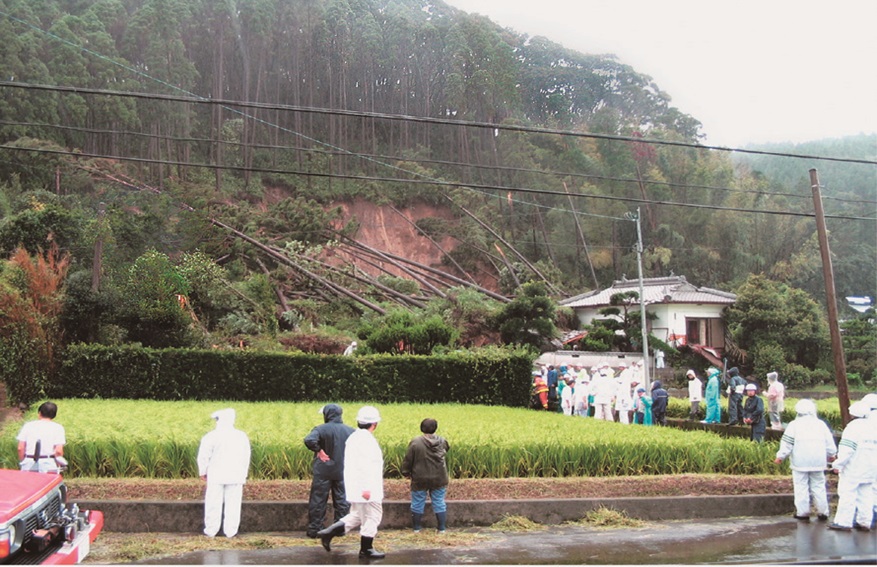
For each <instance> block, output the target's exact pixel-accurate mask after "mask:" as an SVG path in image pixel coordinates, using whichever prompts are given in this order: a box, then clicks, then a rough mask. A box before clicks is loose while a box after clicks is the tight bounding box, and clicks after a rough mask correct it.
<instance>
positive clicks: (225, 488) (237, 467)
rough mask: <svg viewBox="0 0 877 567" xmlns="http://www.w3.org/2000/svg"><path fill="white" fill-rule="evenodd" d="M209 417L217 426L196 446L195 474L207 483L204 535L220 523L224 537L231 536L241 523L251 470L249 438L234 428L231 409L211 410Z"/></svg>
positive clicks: (213, 532) (213, 531)
mask: <svg viewBox="0 0 877 567" xmlns="http://www.w3.org/2000/svg"><path fill="white" fill-rule="evenodd" d="M210 417H212V418H213V419H215V420H216V429H214V430H213V431H211V432H209V433H207V435H205V436H204V437H203V438H201V445H200V447H199V448H198V475H199V476H200V477H201V480H204V481H206V483H207V490H206V491H205V493H204V534H205V535H207V536H208V537H214V536H216V534H217V533H219V528H220V526H221V527H222V532H223V533H224V534H225V537H234V536H235V535H236V534H237V533H238V528H239V527H240V523H241V500H242V499H243V495H244V483H246V481H247V473H248V472H249V470H250V439H249V437H247V434H246V433H244V432H243V431H241V430H240V429H235V426H234V421H235V411H234V410H233V409H231V408H229V409H222V410H219V411H216V412H213V414H212V415H211V416H210ZM223 508H224V510H223Z"/></svg>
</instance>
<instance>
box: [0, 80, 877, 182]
mask: <svg viewBox="0 0 877 567" xmlns="http://www.w3.org/2000/svg"><path fill="white" fill-rule="evenodd" d="M0 87H11V88H23V89H33V90H45V91H51V92H69V93H76V94H94V95H104V96H122V97H131V98H141V99H146V100H163V101H169V102H184V103H195V104H217V105H221V106H224V107H229V110H234V109H231V108H230V107H231V106H238V107H242V108H254V109H260V110H286V111H290V112H302V113H311V114H328V115H332V116H352V117H356V118H375V119H382V120H396V121H404V122H414V123H422V124H438V125H443V126H465V127H470V128H482V129H484V128H486V129H490V130H505V131H509V132H524V133H528V134H555V135H559V136H570V137H574V138H590V139H598V140H611V141H617V142H636V143H642V144H655V145H664V146H677V147H683V148H692V149H698V150H715V151H721V152H736V153H745V154H756V155H767V156H778V157H788V158H796V159H809V160H821V161H834V162H842V163H860V164H866V165H877V160H867V159H858V158H840V157H829V156H817V155H808V154H791V153H785V152H771V151H766V150H748V149H743V148H729V147H725V146H708V145H702V144H695V143H691V142H680V141H675V140H658V139H655V138H638V137H636V136H620V135H616V134H597V133H592V132H575V131H572V130H561V129H555V128H538V127H533V126H518V125H514V124H494V123H491V122H480V121H467V120H456V119H450V118H433V117H427V116H411V115H406V114H389V113H383V112H367V111H360V110H343V109H329V108H315V107H309V106H298V105H287V104H273V103H262V102H245V101H235V100H228V99H215V98H210V99H208V98H204V97H198V96H179V95H164V94H155V93H138V92H133V91H114V90H108V89H95V88H89V87H64V86H60V85H40V84H33V83H20V82H14V81H0ZM248 117H249V118H251V119H255V118H254V117H252V116H248ZM275 126H276V125H275ZM298 135H301V134H298ZM320 143H324V142H320ZM327 145H328V144H327ZM384 165H386V164H384Z"/></svg>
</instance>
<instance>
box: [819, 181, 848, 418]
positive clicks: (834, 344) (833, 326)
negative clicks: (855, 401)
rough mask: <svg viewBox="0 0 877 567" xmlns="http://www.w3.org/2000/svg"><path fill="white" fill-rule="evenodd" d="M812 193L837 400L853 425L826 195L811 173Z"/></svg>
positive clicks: (844, 416)
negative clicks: (826, 221)
mask: <svg viewBox="0 0 877 567" xmlns="http://www.w3.org/2000/svg"><path fill="white" fill-rule="evenodd" d="M810 189H811V190H812V191H813V207H814V209H815V211H816V232H817V234H818V235H819V251H820V252H821V253H822V276H823V277H824V278H825V295H826V303H827V304H828V328H829V330H830V331H831V352H832V354H833V355H834V373H835V375H836V377H837V398H838V402H839V403H840V416H841V420H842V421H843V424H844V426H846V424H847V423H849V422H850V391H849V388H848V387H847V365H846V362H845V361H844V347H843V341H841V337H840V325H839V323H838V317H837V292H835V289H834V269H833V268H832V266H831V251H830V250H829V248H828V232H827V231H826V229H825V211H823V210H822V194H821V193H820V191H819V175H818V174H817V172H816V169H811V170H810Z"/></svg>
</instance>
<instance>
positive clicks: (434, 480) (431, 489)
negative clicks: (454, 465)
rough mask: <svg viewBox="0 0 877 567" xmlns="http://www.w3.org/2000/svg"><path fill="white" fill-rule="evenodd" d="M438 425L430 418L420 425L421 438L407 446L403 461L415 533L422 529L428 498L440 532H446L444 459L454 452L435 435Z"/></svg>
mask: <svg viewBox="0 0 877 567" xmlns="http://www.w3.org/2000/svg"><path fill="white" fill-rule="evenodd" d="M436 429H438V422H437V421H436V420H434V419H431V418H427V419H424V420H423V421H422V422H421V423H420V431H421V432H422V433H423V435H421V436H420V437H415V438H414V439H412V440H411V443H409V444H408V451H407V452H406V453H405V459H404V460H403V461H402V476H404V477H405V478H410V479H411V524H412V527H413V528H414V531H415V532H419V531H420V529H421V524H420V522H421V520H422V519H423V512H424V510H425V508H426V494H427V492H428V493H429V499H430V501H431V502H432V510H433V512H435V518H436V523H437V527H438V531H439V532H443V531H445V529H446V528H447V510H448V507H447V505H446V504H445V492H446V491H447V487H448V467H447V464H446V463H445V455H446V454H447V452H448V450H449V449H450V448H451V447H450V445H449V444H448V442H447V440H445V439H444V438H442V437H440V436H438V435H436V434H435V432H436Z"/></svg>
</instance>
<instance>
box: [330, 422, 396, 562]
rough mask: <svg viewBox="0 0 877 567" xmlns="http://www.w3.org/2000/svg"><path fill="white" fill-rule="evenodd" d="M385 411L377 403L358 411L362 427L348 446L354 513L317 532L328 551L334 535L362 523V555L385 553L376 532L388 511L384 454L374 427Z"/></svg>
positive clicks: (348, 486)
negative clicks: (377, 546) (376, 543)
mask: <svg viewBox="0 0 877 567" xmlns="http://www.w3.org/2000/svg"><path fill="white" fill-rule="evenodd" d="M380 421H381V414H380V412H378V409H377V408H376V407H373V406H362V407H361V408H360V409H359V411H358V412H357V413H356V424H357V426H358V427H359V429H357V430H356V431H354V432H353V433H352V434H351V435H350V437H348V438H347V444H346V445H345V447H344V487H345V488H346V490H347V501H348V502H350V513H349V514H347V515H346V516H344V517H343V518H341V519H340V520H339V521H337V522H335V523H334V524H332V525H331V526H329V527H328V528H326V529H323V530H320V531H319V532H317V535H319V536H320V540H321V542H322V544H323V548H324V549H325V550H326V551H331V550H332V547H331V544H332V538H334V537H337V536H341V535H344V534H345V533H347V532H349V531H350V530H352V529H354V528H356V527H359V536H360V537H359V557H360V559H381V558H383V557H384V556H385V554H384V553H381V552H380V551H377V550H375V549H374V540H375V536H376V535H377V534H378V526H379V525H380V524H381V519H382V518H383V515H384V509H383V501H384V454H383V452H382V451H381V446H380V445H378V440H377V439H375V436H374V431H375V429H377V427H378V423H379V422H380Z"/></svg>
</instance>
